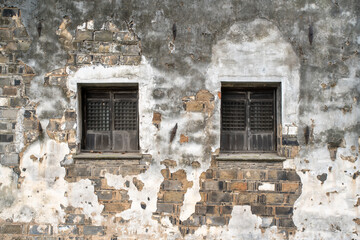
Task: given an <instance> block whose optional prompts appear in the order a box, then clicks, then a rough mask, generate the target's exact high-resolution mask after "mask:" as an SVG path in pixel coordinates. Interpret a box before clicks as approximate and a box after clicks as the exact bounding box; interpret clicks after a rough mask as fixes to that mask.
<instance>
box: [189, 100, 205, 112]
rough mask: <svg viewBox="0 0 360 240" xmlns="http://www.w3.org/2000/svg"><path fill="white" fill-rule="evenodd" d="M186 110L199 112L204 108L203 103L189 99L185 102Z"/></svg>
mask: <svg viewBox="0 0 360 240" xmlns="http://www.w3.org/2000/svg"><path fill="white" fill-rule="evenodd" d="M185 105H186V111H188V112H201V111H202V110H203V109H204V103H203V102H198V101H189V102H187V103H185Z"/></svg>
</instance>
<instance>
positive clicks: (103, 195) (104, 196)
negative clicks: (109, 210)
mask: <svg viewBox="0 0 360 240" xmlns="http://www.w3.org/2000/svg"><path fill="white" fill-rule="evenodd" d="M96 195H97V197H98V199H99V200H111V199H112V197H113V194H112V191H111V190H108V191H96Z"/></svg>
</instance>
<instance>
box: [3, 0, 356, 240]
mask: <svg viewBox="0 0 360 240" xmlns="http://www.w3.org/2000/svg"><path fill="white" fill-rule="evenodd" d="M0 5H1V12H0V52H1V53H0V73H1V75H0V108H1V109H0V154H1V155H0V239H59V238H60V239H127V238H130V239H155V238H159V239H204V238H206V239H231V238H233V239H287V238H290V239H359V238H360V237H359V234H360V231H359V230H360V215H359V207H360V183H359V181H360V180H359V179H360V177H359V176H360V165H359V160H358V154H359V142H360V138H359V137H360V126H359V120H358V119H359V109H360V108H359V97H360V96H359V92H360V67H359V66H360V62H359V55H358V51H359V45H360V22H359V16H360V4H359V1H355V0H352V1H351V0H348V1H341V2H336V1H330V0H329V1H310V0H308V1H272V2H271V3H269V2H265V1H240V2H239V1H197V2H196V3H195V2H194V3H191V2H189V1H158V2H156V3H154V2H151V1H148V2H146V1H127V2H126V1H119V0H109V1H80V0H79V1H52V0H47V1H41V0H27V1H20V0H19V1H18V0H11V1H7V0H2V1H0ZM124 83H126V84H128V83H136V84H138V87H139V133H140V134H139V144H140V152H139V153H140V154H117V155H116V154H115V155H114V154H112V155H111V154H110V155H107V154H99V153H97V154H95V153H94V154H88V155H86V156H85V155H82V154H79V152H80V143H81V137H82V136H81V127H82V126H81V123H82V121H81V111H80V107H79V102H80V100H79V96H80V95H79V84H88V85H91V84H98V85H99V84H108V85H109V84H110V85H111V84H117V85H121V84H124ZM224 83H226V84H243V83H246V84H249V83H250V84H251V83H258V84H259V83H261V84H266V83H276V84H279V85H280V94H281V95H280V99H281V104H280V105H281V110H280V111H279V113H278V115H279V116H280V120H281V121H279V122H278V126H277V129H278V130H277V131H278V132H277V137H278V138H277V156H278V157H277V158H276V159H275V160H274V159H272V158H271V157H262V158H261V159H260V160H259V159H257V160H254V159H246V158H245V157H244V156H239V155H236V156H235V155H233V156H226V157H224V156H223V154H222V153H220V152H219V147H220V103H221V86H222V84H224Z"/></svg>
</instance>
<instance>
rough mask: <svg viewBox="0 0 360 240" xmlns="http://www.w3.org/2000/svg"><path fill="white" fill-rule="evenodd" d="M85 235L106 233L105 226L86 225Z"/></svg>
mask: <svg viewBox="0 0 360 240" xmlns="http://www.w3.org/2000/svg"><path fill="white" fill-rule="evenodd" d="M83 231H84V235H105V229H104V227H103V226H84V229H83Z"/></svg>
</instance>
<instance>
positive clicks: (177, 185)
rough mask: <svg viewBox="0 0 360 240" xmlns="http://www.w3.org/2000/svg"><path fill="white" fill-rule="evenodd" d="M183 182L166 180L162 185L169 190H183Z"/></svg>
mask: <svg viewBox="0 0 360 240" xmlns="http://www.w3.org/2000/svg"><path fill="white" fill-rule="evenodd" d="M182 185H183V184H182V183H181V182H180V181H178V180H165V181H164V182H163V183H162V184H161V187H162V189H164V190H166V191H168V190H174V191H176V190H183V186H182Z"/></svg>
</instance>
